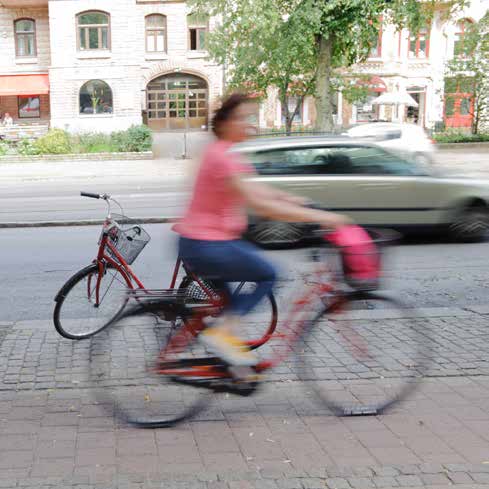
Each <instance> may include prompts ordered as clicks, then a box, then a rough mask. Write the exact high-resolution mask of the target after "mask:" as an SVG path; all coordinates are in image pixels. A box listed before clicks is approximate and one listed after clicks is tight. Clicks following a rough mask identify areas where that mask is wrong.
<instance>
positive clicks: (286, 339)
mask: <svg viewBox="0 0 489 489" xmlns="http://www.w3.org/2000/svg"><path fill="white" fill-rule="evenodd" d="M374 236H375V239H374V242H375V243H376V245H377V246H374V247H373V253H375V257H376V259H377V260H378V263H380V259H381V250H382V247H383V245H386V244H388V243H389V242H390V241H391V240H392V235H390V234H388V233H385V232H379V233H375V232H374ZM324 244H325V246H324V247H321V248H320V249H319V250H314V251H313V254H312V255H313V258H314V261H313V262H312V270H309V271H306V273H305V280H304V282H305V284H304V283H303V284H302V290H301V288H300V287H298V286H297V283H294V284H293V286H291V287H289V290H288V295H289V298H288V299H287V300H284V302H283V304H284V309H285V308H288V309H289V312H288V314H286V315H284V320H283V321H282V323H281V325H280V327H279V331H280V333H277V332H275V333H273V334H269V333H270V326H269V325H268V323H267V322H263V321H262V322H258V323H253V322H247V323H246V324H243V325H242V327H243V329H242V331H241V334H242V336H243V337H250V336H251V337H253V335H255V337H256V335H257V334H258V335H259V332H260V331H263V324H264V325H265V329H267V328H268V332H269V333H268V334H267V335H266V337H265V340H266V341H262V347H261V348H260V349H259V350H258V351H257V353H258V354H259V355H260V362H259V363H258V365H257V366H256V367H254V368H255V370H256V373H257V374H258V375H261V374H265V373H269V372H270V371H272V370H273V369H274V368H276V367H278V366H279V365H280V366H281V367H283V368H282V370H281V371H280V373H281V374H282V375H283V374H284V372H287V375H288V380H289V381H290V382H293V381H294V380H301V381H305V382H306V385H307V388H308V392H310V393H313V397H314V399H315V400H318V401H320V402H321V403H322V404H323V409H324V405H325V406H326V407H327V409H328V410H329V411H330V412H333V413H334V414H336V415H373V414H379V413H382V412H385V411H386V410H387V409H389V408H390V407H392V406H393V405H394V404H395V403H397V402H399V401H400V400H402V399H404V398H406V396H408V395H409V394H410V393H411V392H412V391H413V390H414V389H415V387H416V386H417V384H418V382H419V381H420V380H421V379H422V378H423V376H424V375H425V374H426V372H427V369H428V367H429V365H430V360H431V345H432V341H431V332H430V323H429V322H427V321H424V320H423V319H420V318H418V317H417V315H416V312H415V310H414V309H412V308H406V307H405V306H404V305H403V304H402V302H400V301H398V300H397V299H394V298H391V297H388V296H386V295H382V294H379V293H377V292H375V291H373V290H371V289H373V288H375V287H374V286H375V285H377V286H379V284H373V283H371V282H370V283H369V284H368V289H369V290H366V289H365V288H363V287H362V284H361V283H359V282H358V281H352V280H350V279H351V276H350V275H349V273H348V270H347V267H346V266H345V263H346V262H347V261H348V260H346V261H345V259H346V258H348V256H349V254H350V256H351V254H352V253H355V251H354V250H353V248H349V247H343V248H342V247H338V246H334V247H332V246H330V245H328V244H327V242H325V243H324ZM370 244H371V243H370ZM369 249H370V250H372V247H370V248H369ZM371 252H372V251H368V252H367V253H371ZM340 265H342V266H340ZM149 292H151V294H153V295H150V294H149ZM126 300H128V301H129V302H130V304H129V305H128V306H127V307H126V309H125V311H124V312H123V313H122V314H121V315H119V317H117V318H116V319H114V321H113V322H112V325H111V327H110V328H108V329H107V330H106V331H104V332H102V333H101V334H100V335H97V336H95V337H94V338H93V339H92V343H91V349H92V351H93V353H94V354H93V355H92V361H91V379H92V382H93V385H94V387H95V390H94V392H95V393H96V397H97V402H98V403H99V404H100V405H101V406H105V407H108V408H109V409H110V412H111V413H112V412H115V415H116V417H117V418H118V419H120V420H122V421H123V422H129V423H131V424H134V425H137V426H140V427H145V428H154V427H167V426H173V425H174V424H176V423H178V422H181V421H183V420H185V419H187V418H189V417H193V416H196V415H197V414H199V413H200V412H202V411H204V412H205V414H204V416H205V419H222V415H221V416H219V414H218V413H216V412H213V411H212V410H211V411H210V412H209V410H208V406H209V403H210V401H211V400H212V397H213V395H214V394H215V393H226V394H227V395H229V394H237V395H240V396H248V395H251V394H252V393H253V392H255V390H256V388H257V386H258V384H257V383H256V382H241V381H240V380H238V379H236V378H235V377H234V376H233V375H232V373H231V372H230V369H229V368H228V367H229V365H227V364H226V363H225V362H223V361H222V360H221V359H219V358H217V357H215V356H213V355H212V354H210V353H209V352H208V351H206V349H205V347H203V346H202V344H201V343H200V342H199V341H198V335H199V333H200V332H201V331H202V330H203V329H204V328H205V327H207V326H208V325H209V314H208V312H207V311H206V310H205V308H194V307H189V305H188V304H187V303H186V302H185V300H182V298H181V297H180V296H175V295H174V290H173V289H169V290H160V291H147V290H146V291H145V290H140V289H139V290H138V289H131V290H129V291H128V294H127V296H126ZM178 318H181V319H182V321H179V322H178V324H179V325H180V326H179V327H177V328H172V327H171V326H170V327H168V326H166V324H165V322H163V321H161V319H164V320H167V321H174V320H175V319H178ZM278 377H279V378H281V377H280V374H278ZM270 378H271V379H272V380H273V379H274V376H273V372H272V374H271V376H270ZM282 385H284V384H282ZM285 385H290V384H285ZM318 406H319V405H318ZM114 410H115V411H114ZM317 412H324V411H321V410H320V409H319V407H318V411H317ZM216 416H217V417H216Z"/></svg>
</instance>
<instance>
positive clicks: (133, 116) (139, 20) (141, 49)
mask: <svg viewBox="0 0 489 489" xmlns="http://www.w3.org/2000/svg"><path fill="white" fill-rule="evenodd" d="M86 10H103V11H105V12H107V13H109V14H110V18H111V21H110V23H111V49H110V52H103V51H95V52H80V51H78V50H77V44H76V43H77V38H76V33H77V29H76V15H77V14H78V13H80V12H84V11H86ZM154 13H160V14H163V15H165V16H166V17H167V53H146V46H145V42H146V38H145V17H146V15H149V14H154ZM188 13H189V9H188V6H187V5H186V3H185V2H168V3H150V2H148V3H145V2H138V3H135V2H134V0H117V2H114V1H112V0H50V3H49V14H50V23H51V26H52V29H51V46H52V51H53V56H52V66H51V69H50V80H51V94H52V96H51V100H52V102H51V117H52V119H51V123H52V125H53V126H54V127H60V128H63V129H66V130H69V131H71V132H98V131H101V132H110V131H114V130H119V129H125V128H127V127H129V126H130V125H132V124H141V122H142V110H143V109H145V105H146V98H145V89H146V85H147V83H148V82H149V81H150V80H152V79H153V78H156V77H158V76H160V75H163V74H169V73H174V72H187V73H191V74H194V75H197V76H200V77H202V78H204V79H205V80H206V81H207V82H208V85H209V100H210V105H211V108H212V106H213V105H215V103H216V101H217V99H218V97H219V96H220V95H221V93H222V82H223V75H222V68H221V67H220V66H218V65H216V64H215V63H212V62H210V61H209V58H208V54H207V53H205V52H195V51H192V52H191V51H189V46H188V32H187V14H188ZM211 27H212V22H211ZM92 79H100V80H103V81H105V82H106V83H108V84H109V86H110V87H111V89H112V93H113V113H112V114H96V115H92V114H89V115H87V114H80V113H79V89H80V87H81V86H82V85H83V84H84V83H85V82H86V81H88V80H92Z"/></svg>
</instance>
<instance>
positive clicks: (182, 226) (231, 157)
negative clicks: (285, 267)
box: [174, 140, 254, 241]
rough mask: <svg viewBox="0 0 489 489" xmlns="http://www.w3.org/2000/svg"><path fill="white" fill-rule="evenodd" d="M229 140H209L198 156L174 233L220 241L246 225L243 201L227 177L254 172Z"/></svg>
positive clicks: (241, 231) (191, 237)
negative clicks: (232, 149) (195, 172)
mask: <svg viewBox="0 0 489 489" xmlns="http://www.w3.org/2000/svg"><path fill="white" fill-rule="evenodd" d="M231 146H232V143H230V142H228V141H222V140H219V141H216V142H214V143H211V144H210V145H209V146H208V147H207V149H206V151H205V153H204V157H203V159H202V163H201V165H200V169H199V172H198V175H197V179H196V181H195V186H194V191H193V195H192V200H191V201H190V205H189V207H188V209H187V212H186V213H185V216H184V217H183V219H182V221H181V222H179V223H178V224H177V225H175V227H174V229H175V231H177V233H179V234H181V235H182V236H184V237H186V238H190V239H201V240H206V241H224V240H233V239H239V238H240V237H241V235H242V234H243V232H244V231H245V230H246V227H247V225H248V221H247V216H246V206H245V201H244V199H243V197H241V195H239V193H238V192H236V190H234V189H233V188H232V187H231V184H230V178H231V177H232V176H234V175H237V174H241V173H248V174H249V173H254V170H253V167H252V166H251V165H250V164H249V163H247V162H246V161H244V160H243V158H242V157H241V156H240V155H238V154H237V153H233V152H230V151H229V148H230V147H231Z"/></svg>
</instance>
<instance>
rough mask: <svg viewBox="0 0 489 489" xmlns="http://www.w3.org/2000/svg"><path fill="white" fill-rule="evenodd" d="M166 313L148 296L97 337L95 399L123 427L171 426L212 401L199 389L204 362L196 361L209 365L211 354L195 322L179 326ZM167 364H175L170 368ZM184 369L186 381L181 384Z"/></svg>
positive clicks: (92, 374)
mask: <svg viewBox="0 0 489 489" xmlns="http://www.w3.org/2000/svg"><path fill="white" fill-rule="evenodd" d="M164 311H165V305H163V307H162V308H161V309H158V306H157V307H156V308H155V307H152V308H151V309H149V308H148V309H147V308H146V302H145V301H144V300H142V301H140V302H139V303H133V304H131V305H130V306H128V307H127V308H126V310H125V311H123V313H122V314H121V315H120V316H119V317H118V318H117V319H116V320H115V321H114V322H113V324H112V325H111V327H110V328H107V330H105V331H103V332H102V333H101V334H99V335H97V336H95V337H94V338H93V339H92V340H91V344H90V356H91V363H90V379H91V383H92V387H93V388H94V389H93V393H94V395H95V399H96V401H97V404H98V405H100V406H101V407H102V408H103V409H107V410H108V413H109V414H111V415H114V416H115V418H116V419H117V420H118V421H119V422H120V423H122V425H125V424H130V425H135V426H138V427H140V428H165V427H170V426H173V425H175V424H177V423H179V422H182V421H184V420H185V419H187V418H191V417H193V416H195V415H197V413H199V412H200V411H202V410H204V409H205V408H206V406H207V405H208V403H209V402H210V400H211V395H212V394H211V392H210V391H209V390H206V389H204V388H199V385H198V380H202V379H201V378H200V377H198V376H197V370H195V372H196V375H195V377H194V376H192V372H193V369H194V368H196V367H198V365H199V363H198V360H197V363H195V362H196V359H197V358H198V359H202V360H203V361H204V364H206V362H207V361H208V358H209V354H208V353H207V352H206V350H205V349H204V348H203V347H202V346H200V344H199V342H198V341H196V338H195V335H194V334H193V332H192V327H191V326H190V325H189V323H185V322H181V323H180V324H181V325H180V326H179V327H178V328H174V327H172V326H171V325H170V324H169V323H168V321H162V320H160V317H164ZM163 365H169V367H168V368H169V369H170V371H169V372H168V371H167V369H165V368H164V366H163ZM183 370H185V371H187V375H185V376H184V377H182V379H185V381H186V382H178V378H179V372H181V371H183ZM188 371H190V375H189V372H188ZM195 382H197V384H195ZM209 419H212V418H209V417H208V416H206V420H209Z"/></svg>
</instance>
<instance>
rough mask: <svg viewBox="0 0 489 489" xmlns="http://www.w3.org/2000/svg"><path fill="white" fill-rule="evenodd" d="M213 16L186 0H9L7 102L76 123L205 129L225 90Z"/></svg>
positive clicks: (54, 122) (2, 86) (3, 60)
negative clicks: (214, 56) (209, 45)
mask: <svg viewBox="0 0 489 489" xmlns="http://www.w3.org/2000/svg"><path fill="white" fill-rule="evenodd" d="M212 25H213V21H212V19H205V18H198V17H197V16H195V15H194V14H192V12H191V11H190V10H189V8H188V6H187V4H186V2H185V1H178V0H171V1H164V0H161V1H153V0H149V1H148V0H117V2H114V1H112V0H0V39H1V40H2V49H1V50H0V112H1V113H2V114H4V113H5V112H9V113H11V115H12V116H13V117H14V120H15V121H16V122H17V123H23V122H30V123H32V122H36V121H40V120H49V121H50V124H51V126H52V127H60V128H62V129H66V130H68V131H71V132H87V131H90V132H92V131H95V132H96V131H102V132H108V131H114V130H119V129H124V128H127V127H129V126H131V125H132V124H140V123H141V122H143V121H144V122H146V123H148V125H149V126H150V127H153V128H154V129H162V130H165V129H167V130H171V129H205V128H206V127H207V124H208V115H209V112H210V110H211V109H212V107H213V106H214V105H215V103H216V99H217V98H218V97H219V96H220V95H221V93H222V90H223V88H222V87H223V70H222V68H221V67H220V66H218V65H216V64H215V63H213V62H211V61H210V60H209V57H208V54H207V52H206V51H205V34H206V31H207V30H208V29H211V28H212ZM26 104H27V105H28V106H29V107H30V109H31V110H23V108H24V106H25V105H26ZM28 116H30V117H28Z"/></svg>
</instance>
